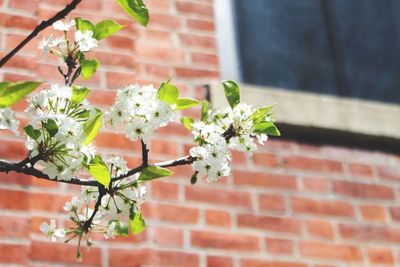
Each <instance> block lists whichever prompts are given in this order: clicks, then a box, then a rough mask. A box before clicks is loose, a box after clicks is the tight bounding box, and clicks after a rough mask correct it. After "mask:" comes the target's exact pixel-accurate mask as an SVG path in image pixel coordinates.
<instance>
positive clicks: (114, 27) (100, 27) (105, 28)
mask: <svg viewBox="0 0 400 267" xmlns="http://www.w3.org/2000/svg"><path fill="white" fill-rule="evenodd" d="M123 27H124V26H122V25H120V24H119V23H117V22H115V21H113V20H109V19H106V20H102V21H100V22H99V23H97V24H96V26H95V30H94V36H93V37H94V38H96V39H97V40H101V39H104V38H107V37H108V36H110V35H112V34H114V33H116V32H118V31H119V30H121V29H122V28H123Z"/></svg>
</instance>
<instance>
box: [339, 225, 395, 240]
mask: <svg viewBox="0 0 400 267" xmlns="http://www.w3.org/2000/svg"><path fill="white" fill-rule="evenodd" d="M339 233H340V235H341V237H342V238H345V239H351V240H359V241H368V242H370V241H379V242H396V243H400V228H392V227H389V226H375V225H355V224H340V225H339Z"/></svg>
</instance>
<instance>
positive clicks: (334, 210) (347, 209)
mask: <svg viewBox="0 0 400 267" xmlns="http://www.w3.org/2000/svg"><path fill="white" fill-rule="evenodd" d="M291 203H292V208H293V211H294V212H297V213H311V214H319V215H328V216H341V217H354V210H353V206H352V205H351V204H349V203H346V202H343V201H331V200H320V199H318V200H316V199H307V198H300V197H293V198H292V200H291Z"/></svg>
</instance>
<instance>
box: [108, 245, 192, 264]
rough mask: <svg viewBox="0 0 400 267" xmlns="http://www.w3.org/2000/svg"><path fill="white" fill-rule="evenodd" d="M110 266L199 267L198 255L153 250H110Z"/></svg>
mask: <svg viewBox="0 0 400 267" xmlns="http://www.w3.org/2000/svg"><path fill="white" fill-rule="evenodd" d="M108 254H109V266H111V267H113V266H115V267H119V266H127V263H129V267H142V266H174V267H175V266H176V267H187V266H193V267H198V266H199V257H198V255H195V254H192V253H184V252H175V251H165V250H163V251H160V250H153V249H110V250H109V252H108Z"/></svg>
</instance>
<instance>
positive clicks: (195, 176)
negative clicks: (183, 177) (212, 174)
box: [190, 171, 199, 185]
mask: <svg viewBox="0 0 400 267" xmlns="http://www.w3.org/2000/svg"><path fill="white" fill-rule="evenodd" d="M198 174H199V173H198V172H197V171H196V172H194V173H193V175H192V177H191V178H190V184H192V185H194V184H196V183H197V175H198Z"/></svg>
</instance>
